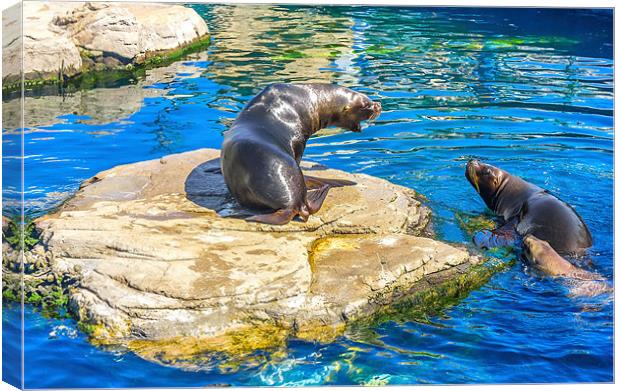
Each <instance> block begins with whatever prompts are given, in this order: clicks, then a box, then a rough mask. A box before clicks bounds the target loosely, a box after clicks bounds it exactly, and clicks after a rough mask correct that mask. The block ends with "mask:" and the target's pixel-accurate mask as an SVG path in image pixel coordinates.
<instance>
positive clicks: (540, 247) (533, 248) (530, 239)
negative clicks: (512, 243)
mask: <svg viewBox="0 0 620 391" xmlns="http://www.w3.org/2000/svg"><path fill="white" fill-rule="evenodd" d="M550 248H551V246H550V245H549V243H547V242H545V241H544V240H540V239H538V238H537V237H535V236H533V235H526V236H525V237H524V238H523V255H524V256H525V258H526V259H527V260H528V261H529V262H530V263H531V264H532V265H533V266H536V267H538V268H540V267H541V265H540V260H541V259H542V256H543V254H545V252H548V251H549V249H550Z"/></svg>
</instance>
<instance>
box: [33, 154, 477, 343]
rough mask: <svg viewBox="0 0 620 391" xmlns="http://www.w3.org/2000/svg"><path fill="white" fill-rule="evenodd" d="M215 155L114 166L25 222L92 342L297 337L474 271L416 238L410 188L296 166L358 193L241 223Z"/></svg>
mask: <svg viewBox="0 0 620 391" xmlns="http://www.w3.org/2000/svg"><path fill="white" fill-rule="evenodd" d="M218 158H219V151H217V150H212V149H201V150H197V151H191V152H186V153H182V154H176V155H170V156H166V157H163V158H161V159H159V160H152V161H145V162H140V163H135V164H130V165H124V166H118V167H114V168H112V169H110V170H107V171H104V172H101V173H99V174H97V175H96V176H95V177H93V178H91V179H90V180H88V181H86V182H85V183H84V184H83V185H82V187H81V189H80V190H79V191H78V193H77V194H76V195H75V197H73V198H72V199H70V200H69V201H68V202H67V203H65V205H63V206H62V207H61V208H60V209H59V210H58V211H57V212H55V213H53V214H51V215H48V216H44V217H42V218H40V219H38V220H37V222H36V223H37V226H38V227H39V229H40V230H42V236H41V239H42V240H41V245H42V246H45V247H46V250H47V251H49V252H50V253H51V254H52V255H53V258H54V262H53V268H54V271H55V272H56V273H60V274H68V275H72V276H74V277H76V278H78V280H80V281H81V282H80V283H79V284H78V285H77V286H76V287H75V288H74V289H73V292H72V294H71V295H72V297H71V302H72V306H73V308H74V309H75V311H76V312H77V313H78V314H79V315H78V316H79V318H80V319H81V320H82V321H84V322H87V323H94V324H98V325H100V326H101V327H99V328H98V336H99V337H101V338H102V339H104V340H106V341H127V340H135V339H148V340H155V341H157V340H171V339H174V338H179V337H184V338H188V337H189V338H204V337H214V336H218V335H222V334H224V333H227V332H229V331H234V330H237V329H240V328H243V327H244V326H251V325H258V324H268V325H277V326H278V327H283V328H286V329H289V330H291V334H293V335H298V336H300V337H303V336H304V335H312V330H313V329H315V328H316V327H319V326H327V327H331V328H338V327H341V326H342V325H344V324H345V323H346V322H348V321H350V320H354V319H357V318H359V317H361V316H364V315H366V314H369V313H372V311H373V310H374V309H375V308H378V307H379V306H383V305H386V304H389V303H390V302H391V300H394V299H396V298H397V296H398V295H402V293H403V292H406V291H407V289H408V288H410V287H412V286H413V285H414V284H415V283H418V282H420V281H421V280H423V279H424V278H425V276H427V275H429V274H432V273H436V272H439V271H449V270H451V269H452V268H453V267H455V266H459V267H462V266H463V265H465V266H466V265H471V264H475V263H478V262H479V261H480V260H479V259H478V258H477V257H475V256H471V255H470V254H469V253H468V252H467V251H465V250H463V249H459V248H455V247H453V246H450V245H448V244H444V243H441V242H438V241H436V240H433V239H429V238H426V237H420V236H415V235H421V234H422V233H423V231H424V229H425V228H426V226H427V224H428V222H429V219H430V214H429V211H428V209H427V208H426V207H424V206H423V205H421V204H420V202H418V201H417V200H416V198H415V196H416V194H415V192H414V191H413V190H411V189H407V188H404V187H401V186H397V185H394V184H391V183H389V182H387V181H385V180H382V179H379V178H374V177H371V176H368V175H364V174H349V173H345V172H342V171H337V170H332V169H327V168H324V167H321V166H318V165H312V164H307V163H304V165H303V166H304V170H305V171H306V172H311V174H312V175H313V176H318V177H327V178H342V179H348V180H352V181H354V182H356V183H357V184H356V185H355V186H348V187H342V188H335V189H331V190H330V192H329V193H328V196H327V198H326V200H325V204H324V206H323V208H322V209H321V210H320V211H319V212H318V213H317V214H315V215H313V216H311V217H310V219H309V221H308V222H307V223H303V222H301V221H293V222H291V223H289V224H287V225H284V226H271V225H264V224H257V223H248V222H246V221H245V220H243V219H242V217H243V216H245V215H247V214H248V211H247V210H244V209H243V208H241V207H239V205H237V204H236V203H235V201H234V200H232V199H231V198H230V195H229V194H228V191H227V189H226V187H225V184H224V182H223V178H222V176H221V174H220V173H219V172H218V167H219V162H218V160H217V159H218ZM225 216H227V217H225ZM314 335H315V336H316V333H315V334H314Z"/></svg>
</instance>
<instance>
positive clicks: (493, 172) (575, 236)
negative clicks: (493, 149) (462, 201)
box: [465, 160, 592, 255]
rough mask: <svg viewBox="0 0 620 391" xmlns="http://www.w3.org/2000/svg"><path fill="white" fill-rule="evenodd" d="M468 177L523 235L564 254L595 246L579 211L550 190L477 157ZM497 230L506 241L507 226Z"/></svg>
mask: <svg viewBox="0 0 620 391" xmlns="http://www.w3.org/2000/svg"><path fill="white" fill-rule="evenodd" d="M465 176H466V177H467V179H468V180H469V182H470V183H471V185H472V186H473V187H474V188H475V189H476V191H477V192H478V194H479V195H480V197H481V198H482V199H483V200H484V202H485V204H486V205H487V206H488V207H489V209H491V210H492V211H493V212H495V213H496V214H498V215H500V216H501V217H503V219H504V221H505V222H506V223H507V225H508V226H512V227H513V228H514V229H516V232H517V233H518V234H519V235H521V237H525V236H526V235H529V234H531V235H534V236H536V237H537V238H539V239H541V240H544V241H546V242H548V243H549V244H550V245H551V247H552V248H553V249H554V250H555V251H557V252H558V253H559V254H562V255H581V254H583V252H584V250H585V249H586V248H588V247H590V246H592V235H591V234H590V231H589V230H588V227H587V226H586V224H585V223H584V222H583V220H582V219H581V217H580V216H579V214H577V212H576V211H575V210H574V209H573V208H572V207H571V206H570V205H568V204H567V203H565V202H564V201H562V200H560V199H559V198H557V197H555V196H553V195H551V194H549V193H548V192H547V191H546V190H544V189H542V188H540V187H538V186H536V185H534V184H531V183H529V182H526V181H524V180H523V179H521V178H519V177H517V176H514V175H510V174H509V173H508V172H506V171H504V170H501V169H499V168H497V167H494V166H491V165H489V164H484V163H481V162H479V161H477V160H470V161H469V162H468V163H467V168H466V170H465ZM497 231H498V234H497V235H494V238H493V239H494V240H495V242H502V241H506V240H505V235H506V231H507V229H506V228H505V227H502V228H501V229H499V230H497Z"/></svg>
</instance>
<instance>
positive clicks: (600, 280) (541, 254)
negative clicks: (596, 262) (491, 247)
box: [523, 235, 613, 296]
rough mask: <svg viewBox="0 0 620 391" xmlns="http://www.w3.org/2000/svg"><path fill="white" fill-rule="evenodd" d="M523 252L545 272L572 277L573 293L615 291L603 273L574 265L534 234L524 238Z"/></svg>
mask: <svg viewBox="0 0 620 391" xmlns="http://www.w3.org/2000/svg"><path fill="white" fill-rule="evenodd" d="M523 254H524V255H525V258H526V259H527V260H528V261H529V263H530V264H531V265H532V266H534V267H535V268H537V269H538V270H540V271H542V272H543V273H546V274H548V275H550V276H554V277H565V278H569V279H571V280H572V281H571V284H570V288H571V293H572V294H573V295H576V296H595V295H598V294H601V293H605V292H612V291H613V288H612V287H610V286H609V284H607V283H606V282H605V278H604V277H603V276H602V275H600V274H598V273H593V272H589V271H587V270H584V269H581V268H579V267H577V266H575V265H573V264H572V263H570V262H569V261H568V260H566V259H564V258H562V257H561V256H560V255H559V254H558V253H557V252H556V251H555V250H554V249H553V248H552V247H551V246H550V245H549V243H547V242H546V241H544V240H540V239H538V238H537V237H536V236H534V235H527V236H525V237H524V238H523Z"/></svg>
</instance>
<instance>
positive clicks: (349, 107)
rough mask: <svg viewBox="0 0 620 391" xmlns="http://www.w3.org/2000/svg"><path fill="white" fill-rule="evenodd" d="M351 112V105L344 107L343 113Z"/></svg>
mask: <svg viewBox="0 0 620 391" xmlns="http://www.w3.org/2000/svg"><path fill="white" fill-rule="evenodd" d="M349 110H351V106H349V105H346V106H344V107H343V108H342V111H343V112H346V111H349Z"/></svg>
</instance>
